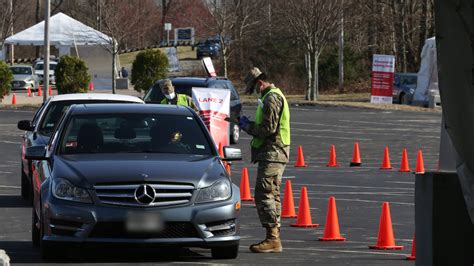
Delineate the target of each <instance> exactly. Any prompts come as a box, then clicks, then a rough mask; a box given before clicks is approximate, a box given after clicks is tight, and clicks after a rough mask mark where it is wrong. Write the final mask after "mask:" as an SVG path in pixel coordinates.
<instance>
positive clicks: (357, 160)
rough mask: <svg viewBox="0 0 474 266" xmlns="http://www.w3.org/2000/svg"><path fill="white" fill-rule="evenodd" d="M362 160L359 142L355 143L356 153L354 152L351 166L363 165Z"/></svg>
mask: <svg viewBox="0 0 474 266" xmlns="http://www.w3.org/2000/svg"><path fill="white" fill-rule="evenodd" d="M361 165H362V162H361V159H360V152H359V142H356V143H354V153H353V154H352V162H351V163H350V164H349V166H361Z"/></svg>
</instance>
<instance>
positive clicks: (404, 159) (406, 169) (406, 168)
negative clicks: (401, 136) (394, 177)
mask: <svg viewBox="0 0 474 266" xmlns="http://www.w3.org/2000/svg"><path fill="white" fill-rule="evenodd" d="M398 172H411V170H410V166H408V155H407V149H403V152H402V163H401V164H400V169H398Z"/></svg>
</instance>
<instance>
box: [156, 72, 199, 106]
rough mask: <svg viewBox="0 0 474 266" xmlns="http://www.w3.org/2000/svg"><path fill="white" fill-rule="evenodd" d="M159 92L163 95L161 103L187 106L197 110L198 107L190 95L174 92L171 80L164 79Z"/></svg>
mask: <svg viewBox="0 0 474 266" xmlns="http://www.w3.org/2000/svg"><path fill="white" fill-rule="evenodd" d="M161 92H162V93H163V95H164V96H165V98H164V99H163V100H162V101H161V104H174V105H181V106H189V107H191V108H193V109H194V111H196V112H197V111H198V108H197V106H196V104H194V101H193V99H192V98H191V97H189V96H188V95H186V94H177V93H175V89H174V86H173V83H172V82H171V80H169V79H165V81H164V82H163V83H162V84H161Z"/></svg>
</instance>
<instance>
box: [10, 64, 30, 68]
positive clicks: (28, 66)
mask: <svg viewBox="0 0 474 266" xmlns="http://www.w3.org/2000/svg"><path fill="white" fill-rule="evenodd" d="M12 67H29V68H31V65H13V66H10V68H12Z"/></svg>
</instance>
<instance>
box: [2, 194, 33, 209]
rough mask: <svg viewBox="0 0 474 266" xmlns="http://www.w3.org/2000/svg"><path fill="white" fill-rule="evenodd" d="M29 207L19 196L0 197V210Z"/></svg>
mask: <svg viewBox="0 0 474 266" xmlns="http://www.w3.org/2000/svg"><path fill="white" fill-rule="evenodd" d="M24 207H30V206H29V205H28V202H27V201H26V200H24V199H23V198H22V197H21V196H20V195H18V196H0V208H24Z"/></svg>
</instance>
